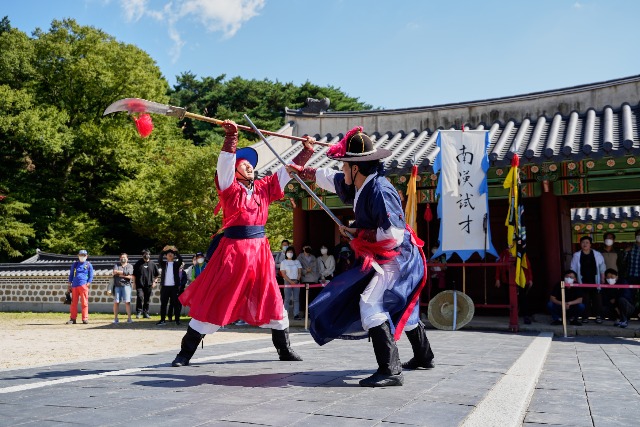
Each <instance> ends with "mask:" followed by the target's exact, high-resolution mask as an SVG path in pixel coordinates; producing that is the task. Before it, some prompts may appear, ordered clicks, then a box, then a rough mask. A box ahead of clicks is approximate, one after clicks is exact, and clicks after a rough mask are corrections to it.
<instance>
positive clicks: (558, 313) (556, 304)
mask: <svg viewBox="0 0 640 427" xmlns="http://www.w3.org/2000/svg"><path fill="white" fill-rule="evenodd" d="M577 277H578V275H577V274H576V272H575V271H573V270H567V271H565V272H564V276H563V280H564V283H565V284H567V285H571V284H573V283H578V282H577ZM564 293H565V294H564V296H565V310H566V313H567V317H568V318H569V324H571V325H573V326H580V325H582V323H581V322H580V320H579V317H580V316H581V315H582V313H583V312H584V304H583V303H582V291H581V290H580V288H565V291H564ZM547 309H548V310H549V313H550V314H551V319H552V321H551V324H552V325H562V288H561V285H560V282H558V283H557V284H556V285H555V286H554V287H553V290H552V291H551V296H550V297H549V302H548V303H547Z"/></svg>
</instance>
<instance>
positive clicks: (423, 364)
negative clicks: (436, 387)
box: [402, 322, 435, 369]
mask: <svg viewBox="0 0 640 427" xmlns="http://www.w3.org/2000/svg"><path fill="white" fill-rule="evenodd" d="M405 333H406V334H407V338H409V342H410V343H411V348H412V349H413V357H412V358H411V360H409V361H408V362H405V363H403V364H402V369H418V368H424V369H431V368H433V367H435V365H434V363H433V351H431V344H429V339H428V338H427V333H426V332H425V330H424V325H423V324H422V322H418V327H417V328H415V329H413V330H411V331H406V332H405Z"/></svg>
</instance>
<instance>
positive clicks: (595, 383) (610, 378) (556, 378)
mask: <svg viewBox="0 0 640 427" xmlns="http://www.w3.org/2000/svg"><path fill="white" fill-rule="evenodd" d="M639 393H640V342H639V341H638V340H636V339H625V338H612V337H578V338H575V339H572V338H568V339H557V338H556V339H555V340H554V342H553V344H552V346H551V350H550V352H549V355H548V356H547V361H546V363H545V366H544V370H543V372H542V375H541V376H540V379H539V381H538V385H537V387H536V390H535V393H534V395H533V398H532V400H531V403H530V405H529V410H528V412H527V415H526V418H525V426H527V427H532V426H535V425H563V426H597V427H608V426H638V425H640V394H639Z"/></svg>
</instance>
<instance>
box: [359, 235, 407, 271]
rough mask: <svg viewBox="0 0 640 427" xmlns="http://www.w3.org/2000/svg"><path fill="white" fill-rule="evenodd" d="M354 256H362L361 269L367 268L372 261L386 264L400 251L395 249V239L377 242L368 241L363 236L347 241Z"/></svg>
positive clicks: (396, 243)
mask: <svg viewBox="0 0 640 427" xmlns="http://www.w3.org/2000/svg"><path fill="white" fill-rule="evenodd" d="M349 244H350V245H351V249H353V252H354V253H355V255H356V258H362V259H363V263H362V271H366V270H369V269H370V268H371V265H372V264H373V261H377V262H378V264H386V263H387V262H389V261H391V259H392V258H393V257H395V256H397V255H398V254H399V253H400V252H398V251H397V250H395V247H396V246H397V245H398V242H397V241H396V240H395V239H386V240H381V241H379V242H369V241H368V240H364V239H363V238H360V237H356V238H355V239H353V240H351V242H350V243H349Z"/></svg>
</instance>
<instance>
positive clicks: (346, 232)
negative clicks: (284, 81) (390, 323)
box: [242, 114, 383, 274]
mask: <svg viewBox="0 0 640 427" xmlns="http://www.w3.org/2000/svg"><path fill="white" fill-rule="evenodd" d="M242 116H243V117H244V119H245V120H246V121H247V122H248V123H249V126H251V129H252V130H253V131H254V132H255V133H257V134H258V136H259V137H260V139H262V142H264V144H265V145H266V146H267V147H269V150H271V152H272V153H273V154H274V155H275V156H276V158H277V159H278V160H279V161H280V163H282V165H283V166H284V165H286V164H287V162H285V161H284V159H283V158H282V157H281V156H280V154H278V152H277V151H276V150H275V149H274V148H273V147H272V146H271V144H269V141H267V138H265V137H264V135H263V134H262V132H261V131H260V129H258V128H257V127H256V125H255V124H253V122H252V121H251V119H250V118H249V116H247V115H246V114H243V115H242ZM305 140H306V139H305ZM291 176H293V179H295V180H296V181H297V182H298V184H300V186H301V187H302V188H303V189H304V190H305V191H306V192H307V193H309V195H310V196H311V198H312V199H313V200H315V202H316V203H317V204H318V206H320V207H321V208H322V209H323V210H324V211H325V212H326V213H327V214H329V216H330V217H331V219H332V220H333V222H335V223H336V224H337V225H338V226H339V227H343V226H344V224H342V221H340V219H339V218H338V217H337V216H336V215H335V214H334V213H333V212H331V209H329V207H328V206H327V205H325V204H324V202H323V201H322V200H320V197H318V195H317V194H316V193H314V192H313V190H312V189H311V188H309V186H308V185H307V184H306V183H305V182H304V181H303V180H302V178H300V177H299V176H298V174H297V173H292V174H291ZM345 235H346V236H347V237H348V238H349V239H350V240H353V235H352V234H351V233H349V232H348V231H346V230H345ZM372 267H373V268H374V270H376V271H377V272H378V273H380V274H383V271H382V267H380V264H378V263H377V262H375V261H373V263H372Z"/></svg>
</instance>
